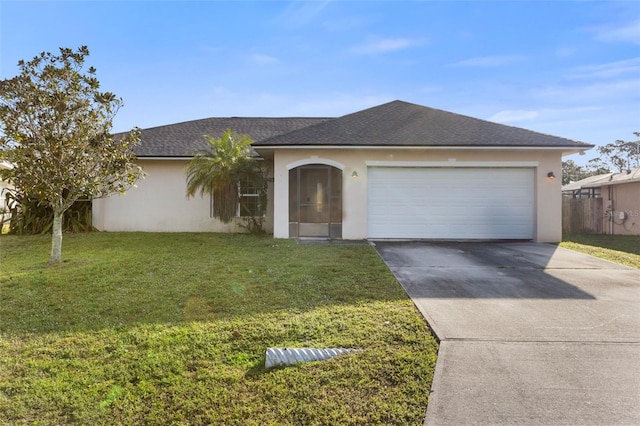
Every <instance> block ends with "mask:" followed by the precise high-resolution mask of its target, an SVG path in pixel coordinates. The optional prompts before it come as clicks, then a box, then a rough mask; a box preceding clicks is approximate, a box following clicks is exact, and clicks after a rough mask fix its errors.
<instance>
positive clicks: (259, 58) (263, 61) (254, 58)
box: [249, 53, 279, 65]
mask: <svg viewBox="0 0 640 426" xmlns="http://www.w3.org/2000/svg"><path fill="white" fill-rule="evenodd" d="M249 60H250V61H251V62H253V63H254V64H257V65H270V64H275V63H278V62H279V61H278V59H277V58H275V57H273V56H269V55H265V54H262V53H252V54H251V55H249Z"/></svg>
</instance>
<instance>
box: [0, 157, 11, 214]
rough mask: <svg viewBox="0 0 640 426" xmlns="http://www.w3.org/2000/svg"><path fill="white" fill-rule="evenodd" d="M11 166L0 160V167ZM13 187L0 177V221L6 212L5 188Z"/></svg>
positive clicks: (8, 167)
mask: <svg viewBox="0 0 640 426" xmlns="http://www.w3.org/2000/svg"><path fill="white" fill-rule="evenodd" d="M11 168H13V166H12V165H11V164H10V163H7V162H6V161H0V169H11ZM11 188H13V186H12V185H11V184H10V183H9V182H6V181H4V180H2V178H0V215H2V216H1V217H0V222H2V221H3V219H6V217H7V215H8V213H7V212H6V210H5V209H6V208H7V204H6V201H7V198H6V196H7V190H9V189H11Z"/></svg>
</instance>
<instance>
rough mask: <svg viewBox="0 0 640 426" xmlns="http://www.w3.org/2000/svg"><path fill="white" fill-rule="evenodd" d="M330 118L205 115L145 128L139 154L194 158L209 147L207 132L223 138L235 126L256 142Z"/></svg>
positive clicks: (136, 150)
mask: <svg viewBox="0 0 640 426" xmlns="http://www.w3.org/2000/svg"><path fill="white" fill-rule="evenodd" d="M326 120H327V118H251V117H229V118H205V119H202V120H194V121H186V122H184V123H177V124H169V125H166V126H159V127H152V128H150V129H143V130H142V132H141V143H140V144H139V145H138V146H136V147H135V154H136V156H138V157H142V158H144V157H192V156H193V155H194V154H195V153H196V152H197V151H198V150H201V149H206V148H207V146H208V145H207V142H206V139H205V138H204V136H205V135H210V136H213V137H220V136H221V135H222V133H223V132H224V131H225V130H227V129H231V130H233V131H235V132H236V133H240V134H247V135H249V136H250V137H251V139H253V140H254V141H255V142H259V141H261V140H263V139H268V138H271V137H273V136H277V135H280V134H283V133H288V132H291V131H293V130H297V129H301V128H303V127H307V126H310V125H313V124H318V123H321V122H323V121H326Z"/></svg>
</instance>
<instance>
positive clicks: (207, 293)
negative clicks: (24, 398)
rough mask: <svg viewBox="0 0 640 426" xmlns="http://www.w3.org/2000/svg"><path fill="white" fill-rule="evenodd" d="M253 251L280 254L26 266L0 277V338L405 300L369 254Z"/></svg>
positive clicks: (289, 247) (171, 254) (171, 253)
mask: <svg viewBox="0 0 640 426" xmlns="http://www.w3.org/2000/svg"><path fill="white" fill-rule="evenodd" d="M204 241H205V242H210V241H211V237H206V238H204ZM258 241H262V245H265V244H266V245H274V244H280V246H281V248H283V249H282V250H275V253H274V250H266V251H264V250H256V248H255V247H253V248H251V247H249V248H248V249H247V253H246V254H241V255H239V256H238V255H234V254H230V255H229V256H227V257H224V256H220V255H217V256H216V255H213V256H208V255H204V256H202V257H200V258H198V259H196V260H193V259H185V258H184V257H179V256H176V253H175V249H176V248H175V247H174V248H173V249H172V250H167V251H166V253H162V254H160V255H158V254H157V253H155V254H154V256H155V257H154V261H146V260H145V259H144V255H140V254H137V255H136V254H135V253H134V251H133V250H127V254H126V255H123V254H122V253H120V255H119V256H116V257H115V258H112V259H110V260H109V258H108V259H107V260H105V259H101V258H100V257H99V256H97V255H93V254H92V255H89V256H81V255H78V254H77V253H75V252H72V253H71V254H69V255H68V256H67V259H68V260H67V262H66V263H65V264H64V265H63V266H62V267H61V268H46V267H44V266H40V264H39V263H37V264H36V262H35V261H34V262H31V264H27V265H25V264H23V265H22V267H21V268H19V270H13V271H11V270H9V271H5V272H4V273H3V274H2V275H0V332H1V333H8V334H21V333H36V334H37V333H51V332H59V333H63V332H71V331H73V332H75V331H80V332H85V331H97V330H101V329H105V328H114V327H116V328H117V327H128V326H132V325H141V324H174V325H175V324H181V323H188V322H191V321H212V320H233V319H234V318H243V317H248V316H254V315H261V314H268V313H276V312H307V311H311V310H314V309H317V308H319V307H325V306H332V305H336V306H355V305H359V304H362V303H369V302H390V301H400V300H407V296H406V294H405V292H404V291H403V289H402V287H400V285H399V284H398V283H397V282H396V280H395V279H394V278H393V275H392V274H391V273H390V272H389V270H388V269H387V267H386V266H385V265H384V263H383V262H382V261H381V260H380V259H379V258H378V256H377V254H376V253H375V251H374V250H373V249H372V248H370V247H366V246H365V247H304V248H301V247H297V246H296V245H295V242H293V243H292V242H289V241H286V242H280V243H278V242H277V241H276V242H274V240H273V239H268V240H266V239H263V240H260V239H258ZM231 249H234V250H241V249H242V248H241V247H240V248H238V246H234V247H231ZM268 249H272V248H271V247H268ZM301 249H304V250H316V251H317V250H320V252H319V255H318V259H317V261H312V260H309V256H300V255H297V256H296V255H295V252H296V251H297V250H301ZM114 250H117V247H116V248H114ZM178 250H179V248H178ZM269 251H271V252H269ZM332 252H333V253H332ZM261 256H263V257H264V258H262V259H260V257H261ZM105 257H108V256H105ZM311 258H313V256H311ZM233 259H235V260H233ZM237 259H242V260H241V261H240V262H239V261H238V260H237ZM38 260H39V259H38ZM136 269H137V270H136Z"/></svg>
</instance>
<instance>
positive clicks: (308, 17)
mask: <svg viewBox="0 0 640 426" xmlns="http://www.w3.org/2000/svg"><path fill="white" fill-rule="evenodd" d="M330 2H331V0H322V1H320V0H318V1H304V0H294V1H291V2H289V4H288V5H287V7H286V8H285V10H284V11H283V12H282V14H280V16H278V18H277V19H276V22H277V23H280V24H282V25H284V26H285V27H287V28H290V29H297V28H302V27H305V26H307V25H309V24H310V23H311V22H313V21H314V20H315V19H316V18H317V17H318V15H320V13H321V12H322V11H323V10H324V8H325V7H326V6H327V5H328V4H329V3H330Z"/></svg>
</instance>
